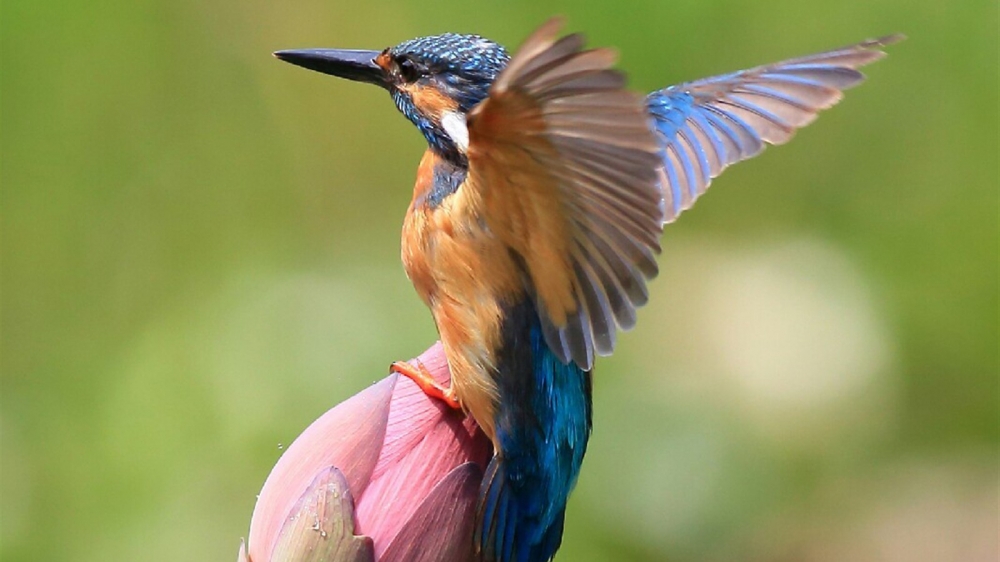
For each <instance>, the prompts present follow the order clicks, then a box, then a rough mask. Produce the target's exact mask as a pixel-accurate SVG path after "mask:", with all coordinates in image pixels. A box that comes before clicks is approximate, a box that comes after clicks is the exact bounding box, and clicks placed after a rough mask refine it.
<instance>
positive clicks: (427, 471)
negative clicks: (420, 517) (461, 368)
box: [357, 345, 493, 556]
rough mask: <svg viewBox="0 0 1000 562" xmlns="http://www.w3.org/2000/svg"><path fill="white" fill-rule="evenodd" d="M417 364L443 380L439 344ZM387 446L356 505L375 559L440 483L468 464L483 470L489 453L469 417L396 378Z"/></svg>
mask: <svg viewBox="0 0 1000 562" xmlns="http://www.w3.org/2000/svg"><path fill="white" fill-rule="evenodd" d="M438 358H440V359H438ZM420 361H421V362H423V363H424V366H425V367H427V368H428V369H429V370H431V372H432V373H434V374H436V375H439V374H441V373H442V372H443V373H444V375H445V376H447V364H446V363H445V361H444V355H443V353H442V352H441V349H440V346H439V345H438V346H435V347H432V348H431V349H430V350H428V352H426V353H424V355H422V356H421V357H420ZM439 380H442V379H440V378H439ZM447 381H448V379H447V378H444V379H443V380H442V382H445V383H447ZM385 441H386V442H385V445H384V446H383V451H382V456H381V457H379V462H378V465H376V468H375V471H374V473H373V474H372V480H371V483H370V484H369V486H368V489H367V490H366V491H365V494H364V495H363V496H361V498H360V499H359V501H358V504H357V519H358V530H359V532H362V533H364V534H366V535H369V536H371V537H372V538H373V539H374V540H375V554H376V555H377V556H380V555H381V553H382V551H384V550H385V548H386V547H387V546H388V545H389V543H390V542H391V540H392V538H393V537H394V536H395V535H396V533H398V532H399V529H400V528H402V526H403V525H404V523H406V521H407V520H408V519H410V518H411V517H412V516H413V514H414V512H415V511H416V510H417V508H418V507H419V505H420V503H421V502H422V501H423V499H424V498H425V497H427V494H429V493H430V492H431V490H432V489H433V488H434V487H435V486H437V485H438V483H439V482H440V481H441V479H443V478H444V477H445V476H447V475H448V474H449V473H450V472H451V471H452V470H453V469H454V468H455V467H457V466H459V465H461V464H463V463H466V462H469V461H472V462H474V463H477V464H478V465H479V467H480V469H483V468H484V467H485V466H486V463H487V462H489V459H490V456H491V455H492V452H493V446H492V444H491V443H490V441H489V439H487V438H486V436H485V435H484V434H483V433H482V432H481V431H479V429H478V427H477V426H476V425H475V422H474V421H473V420H472V419H471V418H469V417H467V416H465V415H464V414H462V413H461V412H458V411H455V410H452V409H451V408H448V407H447V406H445V405H444V404H443V403H441V401H439V400H436V399H432V398H429V397H427V396H426V395H425V394H424V393H423V391H421V390H420V389H419V388H418V387H417V385H416V384H414V383H413V381H411V380H410V379H408V378H406V377H400V378H399V380H398V381H397V383H396V388H395V391H394V392H393V396H392V402H391V403H390V405H389V421H388V427H387V429H386V436H385Z"/></svg>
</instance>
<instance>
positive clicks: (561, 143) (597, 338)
mask: <svg viewBox="0 0 1000 562" xmlns="http://www.w3.org/2000/svg"><path fill="white" fill-rule="evenodd" d="M561 26H562V21H561V19H560V18H554V19H552V20H549V21H548V22H546V23H545V24H543V25H542V26H541V27H539V28H538V29H537V30H536V31H535V32H534V33H533V34H532V35H531V36H529V38H528V39H527V40H526V41H525V42H524V43H523V45H522V46H521V48H520V49H519V50H518V51H517V52H516V54H514V55H513V56H511V55H510V54H509V53H508V51H507V50H506V49H505V48H504V47H503V46H501V45H499V44H498V43H496V42H494V41H491V40H489V39H486V38H484V37H481V36H479V35H464V34H456V33H445V34H443V35H435V36H429V37H420V38H416V39H412V40H409V41H405V42H403V43H400V44H399V45H396V46H394V47H389V48H386V49H384V50H382V51H367V50H340V49H302V50H287V51H278V52H276V53H274V55H275V56H276V57H277V58H279V59H281V60H283V61H286V62H289V63H292V64H295V65H298V66H301V67H305V68H308V69H311V70H315V71H319V72H322V73H325V74H330V75H333V76H338V77H340V78H346V79H348V80H353V81H357V82H366V83H369V84H374V85H376V86H379V87H381V88H383V89H385V90H387V91H388V93H389V95H390V96H391V97H392V100H393V102H395V105H396V107H397V108H398V109H399V111H400V112H401V113H402V114H403V115H405V116H406V118H407V119H409V120H410V121H411V122H412V123H413V124H414V125H416V127H417V129H419V130H420V132H421V133H422V134H423V136H424V138H425V139H426V141H427V149H426V151H425V152H424V155H423V158H422V160H421V161H420V164H419V167H418V168H417V178H416V186H415V187H414V189H413V197H412V200H411V202H410V206H409V209H408V210H407V213H406V217H405V219H404V222H403V230H402V261H403V265H404V269H405V270H406V273H407V276H408V277H409V279H410V280H411V282H412V283H413V285H414V287H415V289H416V291H417V293H418V294H419V295H420V297H421V299H422V300H423V301H424V303H425V304H426V305H427V306H428V307H429V308H430V310H431V313H432V315H433V317H434V322H435V324H436V326H437V330H438V333H439V335H440V339H441V343H442V344H443V347H444V351H445V355H446V357H447V360H448V365H449V368H450V371H451V384H450V386H447V387H445V386H443V385H441V384H439V383H437V382H435V380H434V378H433V377H432V376H431V375H430V374H429V373H428V372H427V370H426V369H425V368H424V367H423V366H422V365H420V364H419V363H414V364H410V363H405V362H396V363H393V365H392V370H395V371H396V372H399V373H401V374H403V375H405V376H408V377H410V378H412V379H413V380H414V381H415V382H416V383H417V384H418V385H419V386H420V387H421V388H422V389H423V390H424V392H426V393H427V394H428V395H430V396H433V397H435V398H437V399H440V400H442V401H444V402H445V403H447V404H448V405H449V406H451V407H454V408H456V409H459V408H460V409H463V410H464V411H465V412H467V413H468V414H469V415H471V416H472V417H473V418H474V419H475V421H476V422H477V423H478V425H479V427H480V428H482V431H483V432H484V433H485V434H486V435H487V436H488V437H489V438H490V440H491V441H492V443H493V446H494V451H495V454H494V456H493V459H492V460H491V462H490V463H489V465H488V467H487V468H486V472H485V473H484V476H483V482H482V486H481V489H480V495H479V503H478V509H477V516H476V522H475V526H474V536H473V537H471V541H472V547H473V549H474V552H475V553H476V556H477V558H478V559H479V560H481V561H484V562H545V561H549V560H551V559H552V558H553V557H554V556H555V553H556V551H557V549H558V548H559V545H560V543H561V540H562V534H563V521H564V515H565V509H566V502H567V499H568V497H569V494H570V491H571V490H572V489H573V486H574V484H575V482H576V480H577V476H578V474H579V471H580V466H581V464H582V462H583V457H584V453H585V451H586V448H587V441H588V439H589V436H590V432H591V419H592V402H591V389H592V380H591V374H592V370H593V366H594V360H595V357H596V356H606V355H609V354H611V353H612V351H613V350H614V348H615V343H616V338H617V333H618V330H619V329H621V330H628V329H630V328H632V327H633V326H634V325H635V323H636V309H638V308H639V307H641V306H642V305H644V304H645V303H646V301H647V299H648V296H649V293H648V290H647V283H648V282H649V281H650V280H651V279H652V278H653V277H655V276H656V274H657V271H658V269H657V262H656V257H657V255H658V254H659V253H660V245H659V239H660V235H661V233H662V231H663V227H664V225H666V224H667V223H670V222H672V221H673V220H674V219H676V218H677V217H678V216H679V215H680V214H681V213H682V212H683V211H684V210H686V209H688V208H689V207H691V205H692V204H693V203H694V202H695V200H697V199H698V197H699V196H701V195H702V194H703V193H704V192H705V191H706V189H707V188H708V186H709V184H710V183H711V182H712V180H713V178H715V177H716V176H718V175H719V174H720V173H721V172H722V171H723V170H724V169H725V168H726V167H727V166H729V165H730V164H733V163H735V162H739V161H741V160H745V159H747V158H750V157H752V156H755V155H756V154H758V153H760V152H761V150H762V149H763V148H764V146H765V145H766V144H774V145H777V144H782V143H785V142H787V141H788V140H789V139H790V138H791V137H792V135H793V134H794V133H795V131H796V129H799V128H800V127H803V126H805V125H807V124H809V123H810V122H812V121H813V119H815V118H816V115H817V113H818V112H819V111H820V110H823V109H826V108H828V107H830V106H832V105H834V104H835V103H837V102H838V101H839V100H840V99H841V96H842V91H843V90H845V89H847V88H850V87H852V86H855V85H857V84H858V83H859V82H861V81H862V80H863V78H864V76H863V75H862V74H861V73H860V72H859V71H858V70H857V69H858V68H859V67H861V66H863V65H866V64H868V63H871V62H874V61H876V60H878V59H879V58H881V57H882V56H884V52H883V51H882V50H880V47H882V46H884V45H888V44H890V43H893V42H895V41H898V40H899V39H901V38H902V36H900V35H892V36H887V37H883V38H880V39H872V40H868V41H863V42H861V43H857V44H854V45H851V46H847V47H843V48H840V49H835V50H832V51H827V52H823V53H819V54H815V55H811V56H806V57H801V58H796V59H791V60H786V61H784V62H779V63H776V64H770V65H765V66H759V67H756V68H751V69H749V70H743V71H740V72H734V73H731V74H725V75H721V76H716V77H713V78H707V79H702V80H696V81H693V82H687V83H683V84H680V85H676V86H670V87H668V88H664V89H662V90H657V91H655V92H652V93H650V94H648V95H646V96H642V95H639V94H636V93H633V92H631V91H629V90H628V89H627V88H626V84H625V78H624V75H623V74H622V73H621V72H620V71H618V70H616V69H614V65H615V62H616V59H617V55H616V53H615V51H613V50H612V49H608V48H598V49H586V48H585V44H584V43H585V42H584V38H583V36H582V35H580V34H569V35H565V36H563V35H561V33H560V29H561Z"/></svg>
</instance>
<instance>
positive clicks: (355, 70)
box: [274, 49, 387, 88]
mask: <svg viewBox="0 0 1000 562" xmlns="http://www.w3.org/2000/svg"><path fill="white" fill-rule="evenodd" d="M378 55H379V52H378V51H354V50H348V49H299V50H292V51H277V52H275V53H274V56H275V57H277V58H279V59H281V60H283V61H285V62H290V63H292V64H294V65H296V66H301V67H302V68H308V69H309V70H315V71H316V72H322V73H323V74H332V75H333V76H339V77H340V78H347V79H348V80H354V81H356V82H367V83H369V84H375V85H377V86H382V87H383V88H385V87H387V84H386V80H385V73H384V72H383V71H382V67H380V66H379V65H377V64H375V57H377V56H378Z"/></svg>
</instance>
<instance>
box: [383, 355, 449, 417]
mask: <svg viewBox="0 0 1000 562" xmlns="http://www.w3.org/2000/svg"><path fill="white" fill-rule="evenodd" d="M389 372H390V373H399V374H401V375H404V376H406V377H409V378H410V380H412V381H413V382H415V383H417V386H419V387H420V390H423V391H424V394H426V395H427V396H430V397H431V398H437V399H438V400H441V401H442V402H444V403H445V404H447V405H448V406H450V407H451V408H454V409H456V410H461V409H462V404H461V403H459V401H458V396H456V395H455V389H454V388H445V387H444V386H442V385H441V383H439V382H437V381H436V380H435V379H434V375H432V374H431V372H430V371H428V370H427V367H424V364H423V363H421V362H420V361H419V360H414V361H413V363H408V362H406V361H396V362H394V363H393V364H392V365H390V366H389Z"/></svg>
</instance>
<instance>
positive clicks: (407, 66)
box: [399, 59, 422, 82]
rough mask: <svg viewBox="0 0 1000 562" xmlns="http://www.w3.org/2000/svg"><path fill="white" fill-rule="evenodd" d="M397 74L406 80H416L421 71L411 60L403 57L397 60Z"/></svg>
mask: <svg viewBox="0 0 1000 562" xmlns="http://www.w3.org/2000/svg"><path fill="white" fill-rule="evenodd" d="M399 75H400V76H402V77H403V80H406V81H407V82H416V81H417V80H419V79H420V77H421V75H422V73H421V72H420V69H419V68H417V65H416V64H415V63H414V62H413V61H412V60H410V59H403V60H401V61H399Z"/></svg>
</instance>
